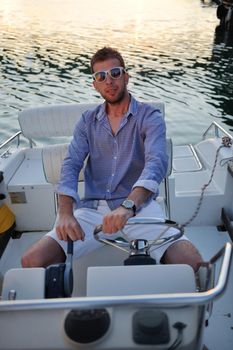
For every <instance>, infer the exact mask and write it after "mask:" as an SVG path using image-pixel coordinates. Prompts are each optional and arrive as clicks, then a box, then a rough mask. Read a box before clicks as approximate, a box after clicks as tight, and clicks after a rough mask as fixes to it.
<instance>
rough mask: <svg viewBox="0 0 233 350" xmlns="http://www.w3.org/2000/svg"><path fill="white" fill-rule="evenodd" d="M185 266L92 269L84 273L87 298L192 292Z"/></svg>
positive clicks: (190, 271) (189, 271)
mask: <svg viewBox="0 0 233 350" xmlns="http://www.w3.org/2000/svg"><path fill="white" fill-rule="evenodd" d="M195 291H196V283H195V275H194V271H193V269H192V268H191V266H189V265H185V264H179V265H173V264H172V265H136V266H94V267H89V268H88V270H87V296H111V295H114V296H120V295H139V294H155V293H156V294H157V293H193V292H195Z"/></svg>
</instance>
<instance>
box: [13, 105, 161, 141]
mask: <svg viewBox="0 0 233 350" xmlns="http://www.w3.org/2000/svg"><path fill="white" fill-rule="evenodd" d="M150 103H151V104H152V105H154V106H155V107H156V108H158V109H159V110H160V111H161V114H162V116H163V118H164V115H165V111H164V103H163V102H160V101H159V102H156V101H155V102H150ZM97 105H98V103H74V104H58V105H48V106H40V107H34V108H27V109H24V110H23V111H21V112H19V116H18V120H19V125H20V128H21V131H22V133H23V135H24V136H25V137H27V138H28V139H33V138H35V137H38V138H39V137H62V136H71V135H72V134H73V131H74V126H75V124H76V122H77V121H78V120H79V119H80V117H81V115H82V113H83V112H84V111H86V110H92V109H94V108H95V107H96V106H97Z"/></svg>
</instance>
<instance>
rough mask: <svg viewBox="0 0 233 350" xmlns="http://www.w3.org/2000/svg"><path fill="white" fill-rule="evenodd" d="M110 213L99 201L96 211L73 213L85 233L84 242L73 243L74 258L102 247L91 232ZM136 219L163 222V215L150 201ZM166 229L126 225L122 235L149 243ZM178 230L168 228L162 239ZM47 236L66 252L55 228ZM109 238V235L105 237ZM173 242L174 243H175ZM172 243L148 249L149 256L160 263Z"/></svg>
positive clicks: (82, 209)
mask: <svg viewBox="0 0 233 350" xmlns="http://www.w3.org/2000/svg"><path fill="white" fill-rule="evenodd" d="M109 211H110V209H109V207H108V205H107V202H106V201H104V200H100V201H99V205H98V208H97V210H96V209H89V208H81V209H77V210H76V211H75V212H74V215H75V217H76V219H77V220H78V222H79V224H80V225H81V227H82V229H83V231H84V232H85V240H84V241H80V240H79V241H75V242H74V253H73V254H74V258H76V259H78V258H80V257H81V256H83V255H86V254H88V253H90V252H92V251H93V250H95V249H96V248H98V247H100V246H102V243H100V242H98V241H97V240H96V239H95V238H94V236H93V232H94V229H95V227H96V226H97V225H99V224H102V219H103V217H104V215H105V214H107V213H108V212H109ZM137 217H156V218H161V219H162V220H163V218H164V217H163V214H162V210H161V208H160V206H159V204H158V203H157V202H156V201H154V200H152V201H151V202H150V203H149V204H148V205H147V206H145V207H144V208H142V209H141V210H140V212H139V213H138V214H137ZM165 228H166V227H165V226H164V225H158V224H155V225H152V224H150V225H146V224H145V225H126V226H125V227H124V233H125V234H126V235H127V237H128V240H129V241H130V240H133V239H139V238H140V239H146V240H149V241H152V240H155V239H156V238H157V237H158V236H159V235H161V232H163V231H164V229H165ZM177 232H178V230H177V229H176V228H172V227H171V228H169V230H167V231H166V232H165V233H164V234H163V235H162V237H168V236H171V235H173V234H176V233H177ZM119 235H121V233H120V232H118V233H116V234H114V235H111V236H112V237H116V236H119ZM47 236H50V237H52V238H53V239H55V240H56V241H57V242H58V243H59V244H60V246H61V247H62V249H63V250H64V252H65V253H66V251H67V242H65V241H61V240H59V239H58V237H57V234H56V231H55V228H53V230H52V231H50V232H48V233H47ZM107 236H108V237H109V235H107ZM179 240H188V238H187V237H186V236H184V235H183V236H182V237H180V238H179V239H178V240H177V241H179ZM177 241H175V242H177ZM173 243H174V242H169V243H166V244H165V245H163V246H161V247H159V246H154V247H152V248H151V249H150V255H151V257H153V258H154V259H155V260H156V262H157V263H159V262H160V259H161V258H162V256H163V254H164V253H165V251H166V250H167V248H168V247H169V246H170V245H171V244H173Z"/></svg>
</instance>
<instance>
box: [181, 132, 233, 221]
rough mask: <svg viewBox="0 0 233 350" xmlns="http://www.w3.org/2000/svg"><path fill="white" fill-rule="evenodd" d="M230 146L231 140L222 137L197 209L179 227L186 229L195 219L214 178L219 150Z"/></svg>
mask: <svg viewBox="0 0 233 350" xmlns="http://www.w3.org/2000/svg"><path fill="white" fill-rule="evenodd" d="M231 146H232V139H231V138H230V137H228V136H223V137H222V144H221V146H219V148H218V149H217V151H216V156H215V161H214V165H213V169H212V172H211V175H210V179H209V181H208V182H207V183H206V184H204V185H203V187H202V188H201V195H200V198H199V201H198V203H197V207H196V210H195V212H194V213H193V215H192V216H191V218H190V219H189V220H187V221H186V222H185V223H184V224H182V225H181V226H182V227H186V226H188V225H190V224H191V222H192V221H193V220H194V219H195V218H196V216H197V215H198V213H199V210H200V208H201V205H202V203H203V198H204V192H205V190H206V189H207V187H208V186H209V185H210V184H211V182H212V180H213V176H214V172H215V169H216V166H217V160H218V155H219V152H220V150H221V149H222V148H223V147H231Z"/></svg>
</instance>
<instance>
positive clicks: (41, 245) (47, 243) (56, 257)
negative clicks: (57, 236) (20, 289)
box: [21, 236, 66, 267]
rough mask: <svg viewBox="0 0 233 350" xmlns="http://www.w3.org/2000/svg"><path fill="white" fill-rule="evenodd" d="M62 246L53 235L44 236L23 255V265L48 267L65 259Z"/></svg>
mask: <svg viewBox="0 0 233 350" xmlns="http://www.w3.org/2000/svg"><path fill="white" fill-rule="evenodd" d="M65 258H66V256H65V253H64V251H63V249H62V248H61V246H60V245H59V244H58V243H57V242H56V241H55V240H54V239H53V238H51V237H48V236H45V237H42V238H41V239H40V240H39V241H38V242H36V243H35V244H34V245H33V246H31V247H30V248H29V249H28V250H27V251H26V252H25V253H24V255H23V256H22V259H21V264H22V267H47V266H49V265H51V264H55V263H60V262H64V261H65Z"/></svg>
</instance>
